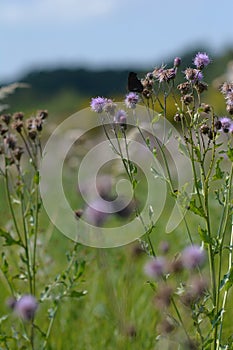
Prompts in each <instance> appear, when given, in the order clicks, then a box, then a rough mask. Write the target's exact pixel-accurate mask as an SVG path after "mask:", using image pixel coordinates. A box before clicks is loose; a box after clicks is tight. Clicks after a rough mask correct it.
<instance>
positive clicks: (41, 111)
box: [37, 109, 48, 120]
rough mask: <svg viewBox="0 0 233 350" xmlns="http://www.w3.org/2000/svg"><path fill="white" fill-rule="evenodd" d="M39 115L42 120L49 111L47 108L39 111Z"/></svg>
mask: <svg viewBox="0 0 233 350" xmlns="http://www.w3.org/2000/svg"><path fill="white" fill-rule="evenodd" d="M37 117H38V118H41V119H42V120H44V119H46V118H47V117H48V111H47V110H46V109H44V110H40V111H38V112H37Z"/></svg>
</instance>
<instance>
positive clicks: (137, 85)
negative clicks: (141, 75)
mask: <svg viewBox="0 0 233 350" xmlns="http://www.w3.org/2000/svg"><path fill="white" fill-rule="evenodd" d="M128 90H129V91H133V92H142V91H143V85H142V83H141V82H140V80H139V79H138V77H137V74H136V73H134V72H130V73H129V76H128Z"/></svg>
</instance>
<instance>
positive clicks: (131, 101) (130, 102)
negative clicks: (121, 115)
mask: <svg viewBox="0 0 233 350" xmlns="http://www.w3.org/2000/svg"><path fill="white" fill-rule="evenodd" d="M138 100H139V96H138V95H137V94H136V93H135V92H130V93H129V94H128V95H126V98H125V105H126V107H127V108H133V109H134V108H136V105H137V103H138Z"/></svg>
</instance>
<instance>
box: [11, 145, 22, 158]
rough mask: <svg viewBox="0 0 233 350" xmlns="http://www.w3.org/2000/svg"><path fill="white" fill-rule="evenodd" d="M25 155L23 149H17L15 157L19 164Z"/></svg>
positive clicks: (14, 153) (14, 152)
mask: <svg viewBox="0 0 233 350" xmlns="http://www.w3.org/2000/svg"><path fill="white" fill-rule="evenodd" d="M23 153H24V150H23V147H20V146H19V147H16V148H15V149H14V151H13V155H14V157H15V159H16V160H18V162H19V161H20V159H21V156H22V155H23Z"/></svg>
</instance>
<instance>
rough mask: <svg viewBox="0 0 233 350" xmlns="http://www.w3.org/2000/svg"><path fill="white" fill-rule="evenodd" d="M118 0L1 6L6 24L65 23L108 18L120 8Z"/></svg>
mask: <svg viewBox="0 0 233 350" xmlns="http://www.w3.org/2000/svg"><path fill="white" fill-rule="evenodd" d="M119 3H120V1H119V0H118V1H117V0H39V1H33V0H31V1H22V2H21V1H20V2H19V1H18V0H15V1H11V2H5V3H2V5H1V12H0V21H1V23H4V24H20V23H21V24H22V23H24V24H27V23H28V24H32V23H34V24H35V25H36V26H38V25H39V24H40V22H41V24H43V23H45V22H47V23H51V22H52V23H54V21H56V22H57V23H59V22H60V23H61V24H62V23H64V22H70V21H78V20H79V21H80V20H86V19H90V18H93V17H98V16H106V15H108V14H110V13H112V12H113V11H114V10H115V9H116V7H118V5H119Z"/></svg>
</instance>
